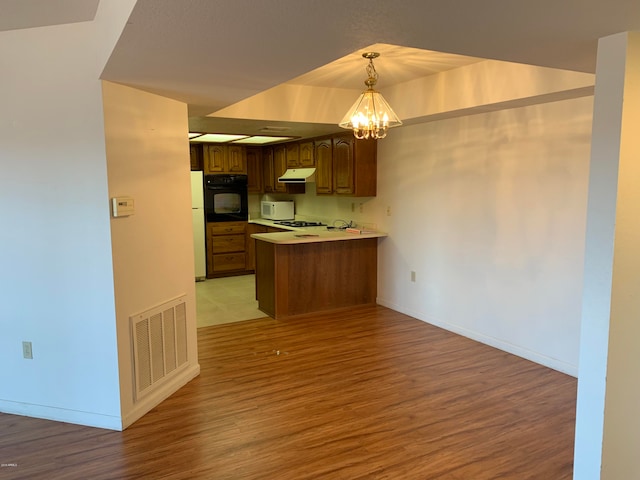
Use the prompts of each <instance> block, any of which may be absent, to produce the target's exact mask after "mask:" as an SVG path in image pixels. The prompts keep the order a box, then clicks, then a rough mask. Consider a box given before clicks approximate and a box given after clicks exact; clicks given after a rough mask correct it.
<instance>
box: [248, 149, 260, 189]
mask: <svg viewBox="0 0 640 480" xmlns="http://www.w3.org/2000/svg"><path fill="white" fill-rule="evenodd" d="M262 191H263V189H262V151H261V150H260V148H253V147H249V148H247V192H248V193H262Z"/></svg>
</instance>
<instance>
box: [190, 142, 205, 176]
mask: <svg viewBox="0 0 640 480" xmlns="http://www.w3.org/2000/svg"><path fill="white" fill-rule="evenodd" d="M189 154H190V156H191V170H202V145H201V144H199V143H192V144H190V145H189Z"/></svg>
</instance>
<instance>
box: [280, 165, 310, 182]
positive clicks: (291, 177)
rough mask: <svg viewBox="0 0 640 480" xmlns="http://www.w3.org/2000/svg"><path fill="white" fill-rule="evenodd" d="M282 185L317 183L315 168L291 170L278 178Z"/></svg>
mask: <svg viewBox="0 0 640 480" xmlns="http://www.w3.org/2000/svg"><path fill="white" fill-rule="evenodd" d="M278 181H279V182H280V183H309V182H315V181H316V169H315V168H289V169H287V171H286V172H284V174H283V175H282V176H281V177H280V178H278Z"/></svg>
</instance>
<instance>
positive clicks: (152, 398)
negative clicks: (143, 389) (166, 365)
mask: <svg viewBox="0 0 640 480" xmlns="http://www.w3.org/2000/svg"><path fill="white" fill-rule="evenodd" d="M198 375H200V364H197V363H196V364H195V365H189V366H188V367H187V368H185V369H183V370H182V371H181V372H180V373H179V374H177V375H175V376H174V377H173V378H172V379H171V380H170V381H167V382H166V383H165V384H164V385H162V387H160V388H158V389H157V390H156V391H155V392H153V393H150V394H149V395H147V396H145V397H144V398H143V399H141V400H140V401H138V402H137V403H136V404H135V405H134V406H133V408H132V409H131V411H129V412H127V413H126V414H123V416H122V430H124V429H125V428H127V427H130V426H131V425H132V424H133V423H134V422H136V421H137V420H139V419H140V418H141V417H143V416H144V415H145V414H147V413H148V412H149V411H150V410H151V409H153V408H155V407H157V406H158V405H159V404H160V403H162V402H163V401H164V400H166V399H167V398H169V397H170V396H171V395H173V394H174V393H175V392H177V391H178V390H179V389H181V388H182V387H184V386H185V385H186V384H187V383H189V382H190V381H191V380H193V379H194V378H196V377H197V376H198Z"/></svg>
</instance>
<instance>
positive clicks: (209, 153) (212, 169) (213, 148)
mask: <svg viewBox="0 0 640 480" xmlns="http://www.w3.org/2000/svg"><path fill="white" fill-rule="evenodd" d="M203 149H204V152H203V153H204V173H205V174H207V173H224V167H225V166H224V164H225V147H224V146H223V145H203Z"/></svg>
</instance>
